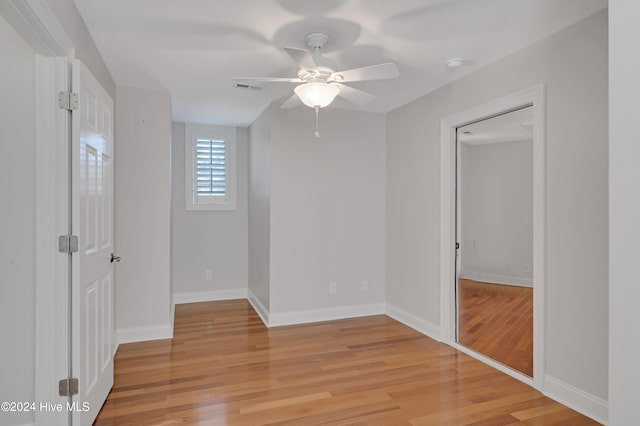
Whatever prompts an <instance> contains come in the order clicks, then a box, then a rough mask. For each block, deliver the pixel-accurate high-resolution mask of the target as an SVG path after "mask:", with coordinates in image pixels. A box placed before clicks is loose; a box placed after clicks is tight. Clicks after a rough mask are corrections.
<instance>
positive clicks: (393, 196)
mask: <svg viewBox="0 0 640 426" xmlns="http://www.w3.org/2000/svg"><path fill="white" fill-rule="evenodd" d="M540 83H544V84H545V85H546V90H547V131H546V136H547V159H546V160H547V163H546V169H547V174H546V181H547V187H546V192H547V194H546V200H547V211H546V215H547V224H548V226H547V233H546V238H547V255H546V259H547V276H546V300H545V305H546V306H545V309H546V312H547V316H546V318H545V321H546V330H545V333H546V341H545V358H546V371H547V373H548V375H550V376H551V377H553V378H555V379H557V380H558V381H559V382H556V383H562V384H565V383H566V384H569V385H571V386H573V387H575V388H577V389H578V390H579V391H580V392H584V393H585V395H586V396H587V399H588V396H589V395H591V396H595V397H597V398H601V399H604V400H606V399H607V381H608V378H607V365H608V359H607V341H608V332H607V329H608V303H607V297H608V286H607V281H608V278H607V277H608V265H607V254H608V241H607V239H608V238H607V224H608V214H607V202H608V194H607V192H608V191H607V186H608V178H607V174H608V167H607V131H608V130H607V128H608V123H607V12H606V10H605V11H603V12H599V13H597V14H595V15H593V16H591V17H589V18H587V19H585V20H583V21H581V22H579V23H577V24H575V25H573V26H571V27H568V28H566V29H564V30H562V31H560V32H559V33H557V34H555V35H552V36H551V37H549V38H547V39H545V40H542V41H540V42H538V43H536V44H534V45H532V46H530V47H528V48H525V49H522V50H520V51H518V52H516V53H514V54H512V55H510V56H508V57H506V58H504V59H502V60H500V61H498V62H496V63H494V64H491V65H489V66H487V67H485V68H483V69H481V70H479V71H477V72H475V73H473V74H471V75H469V76H467V77H464V78H462V79H460V80H458V81H456V82H454V83H452V84H450V85H447V86H445V87H443V88H441V89H439V90H437V91H435V92H433V93H431V94H429V95H427V96H425V97H422V98H420V99H418V100H416V101H414V102H412V103H410V104H408V105H406V106H403V107H401V108H399V109H397V110H395V111H393V112H391V113H389V114H388V116H387V174H388V179H387V200H388V202H387V301H388V302H389V303H391V304H393V305H396V306H398V307H399V308H401V309H404V310H405V311H407V312H409V313H411V314H413V315H416V316H418V317H419V318H421V319H423V320H424V321H428V322H430V323H432V324H435V325H436V326H437V325H438V324H439V319H440V307H439V300H440V280H439V264H440V254H439V235H440V229H439V224H440V217H439V214H440V205H439V200H440V179H439V176H440V164H439V162H440V121H441V119H442V118H444V117H447V116H449V115H452V114H454V113H458V112H461V111H465V110H468V109H470V108H472V107H475V106H478V105H482V104H484V103H486V102H488V101H492V100H495V99H498V98H501V97H504V96H506V95H509V94H512V93H515V92H518V91H520V90H523V89H527V88H530V87H533V86H535V85H538V84H540ZM564 388H565V389H572V388H568V387H566V386H565V387H564Z"/></svg>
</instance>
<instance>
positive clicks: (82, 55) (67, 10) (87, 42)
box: [46, 0, 116, 99]
mask: <svg viewBox="0 0 640 426" xmlns="http://www.w3.org/2000/svg"><path fill="white" fill-rule="evenodd" d="M46 2H47V3H48V4H49V7H50V8H51V10H52V11H53V13H54V14H55V15H56V18H57V19H58V21H60V24H62V26H63V27H64V30H65V32H66V33H67V35H68V36H69V38H70V39H71V41H72V42H73V46H74V48H75V59H80V60H81V61H82V62H84V64H85V65H86V66H87V68H89V71H91V74H93V76H94V77H95V78H96V79H97V80H98V81H99V82H100V85H102V87H104V89H105V90H106V91H107V93H109V95H110V96H111V98H112V99H115V98H116V84H115V83H114V81H113V78H112V77H111V73H109V70H108V69H107V66H106V65H105V63H104V61H103V60H102V56H100V52H98V48H97V47H96V44H95V42H94V41H93V37H91V34H90V33H89V30H88V29H87V26H86V24H85V22H84V20H83V19H82V16H80V12H78V8H77V7H76V5H75V3H74V2H73V0H46Z"/></svg>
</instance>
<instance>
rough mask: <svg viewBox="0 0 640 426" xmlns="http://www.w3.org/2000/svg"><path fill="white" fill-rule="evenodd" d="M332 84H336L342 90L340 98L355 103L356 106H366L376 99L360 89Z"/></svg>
mask: <svg viewBox="0 0 640 426" xmlns="http://www.w3.org/2000/svg"><path fill="white" fill-rule="evenodd" d="M331 84H335V85H336V86H338V87H339V88H340V93H338V96H342V97H343V98H345V99H346V100H348V101H349V102H353V103H354V104H356V105H366V104H368V103H369V102H371V101H373V100H374V99H375V98H376V97H375V96H374V95H372V94H371V93H367V92H365V91H363V90H360V89H355V88H353V87H351V86H346V85H344V84H340V83H331Z"/></svg>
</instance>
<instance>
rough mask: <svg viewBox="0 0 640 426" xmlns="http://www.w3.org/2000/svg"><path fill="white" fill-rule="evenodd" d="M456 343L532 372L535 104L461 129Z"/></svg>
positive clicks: (457, 194) (531, 375)
mask: <svg viewBox="0 0 640 426" xmlns="http://www.w3.org/2000/svg"><path fill="white" fill-rule="evenodd" d="M456 156H457V161H456V264H455V266H456V320H457V330H456V331H457V335H456V339H457V342H458V343H459V344H461V345H463V346H465V347H467V348H469V349H471V350H473V351H475V352H478V353H480V354H482V355H484V356H486V357H489V358H491V359H493V360H495V361H497V362H499V363H501V364H503V365H505V366H507V367H509V368H512V369H514V370H516V371H518V372H520V373H522V374H525V375H526V376H529V377H533V292H534V289H533V261H534V260H533V107H531V106H526V107H523V108H519V109H517V110H513V111H509V112H506V113H504V114H500V115H496V116H493V117H490V118H487V119H483V120H480V121H476V122H473V123H471V124H467V125H464V126H462V127H458V129H457V132H456Z"/></svg>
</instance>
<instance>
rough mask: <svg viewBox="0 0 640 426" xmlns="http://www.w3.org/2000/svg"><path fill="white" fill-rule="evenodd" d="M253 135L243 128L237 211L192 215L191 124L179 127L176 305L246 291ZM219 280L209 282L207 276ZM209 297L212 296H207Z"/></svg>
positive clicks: (174, 240)
mask: <svg viewBox="0 0 640 426" xmlns="http://www.w3.org/2000/svg"><path fill="white" fill-rule="evenodd" d="M248 137H249V136H248V130H247V129H246V128H238V129H237V138H236V139H237V142H236V143H237V150H236V158H237V191H238V193H237V209H236V210H232V211H186V209H185V146H184V143H185V142H184V141H185V125H184V123H173V137H172V154H173V155H172V160H171V162H172V169H173V170H172V174H173V178H172V182H173V183H172V188H173V190H172V210H171V212H172V213H171V274H172V278H171V280H172V282H173V294H174V298H176V300H178V301H179V300H180V297H181V296H182V297H186V296H189V295H190V294H191V295H194V296H196V298H197V294H194V293H209V294H213V293H210V292H217V291H220V290H245V291H246V288H247V280H248V278H247V269H248V247H247V244H248V235H247V233H248V231H247V210H248V208H247V168H248V164H247V163H248V159H247V155H248V154H247V150H248ZM208 269H209V270H212V271H213V279H212V280H210V281H207V280H205V271H206V270H208ZM204 297H205V298H206V294H204Z"/></svg>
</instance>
